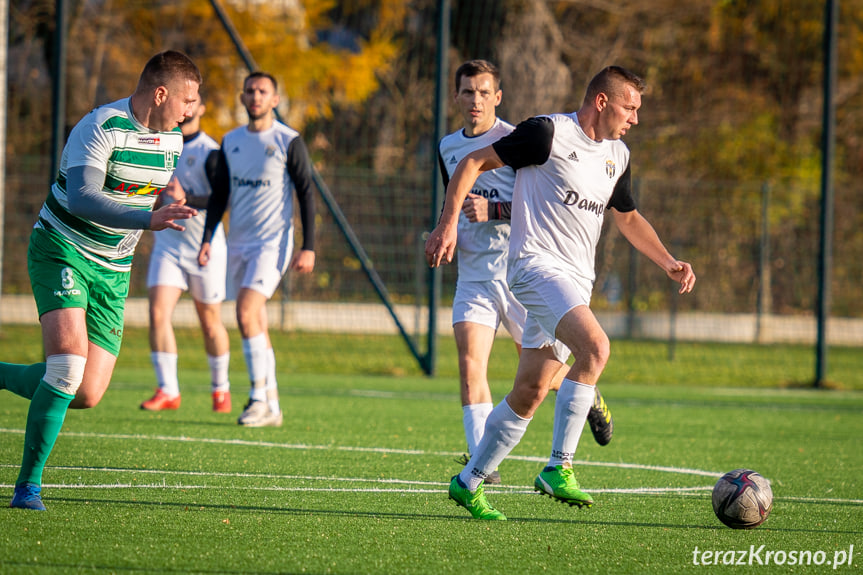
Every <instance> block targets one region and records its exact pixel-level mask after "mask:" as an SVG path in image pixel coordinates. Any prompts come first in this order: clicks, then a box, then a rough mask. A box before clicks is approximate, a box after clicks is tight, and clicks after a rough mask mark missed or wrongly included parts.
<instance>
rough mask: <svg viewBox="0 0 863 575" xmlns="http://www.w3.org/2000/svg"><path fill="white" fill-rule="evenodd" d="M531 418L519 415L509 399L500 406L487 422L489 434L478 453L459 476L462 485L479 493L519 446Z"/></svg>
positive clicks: (483, 438)
mask: <svg viewBox="0 0 863 575" xmlns="http://www.w3.org/2000/svg"><path fill="white" fill-rule="evenodd" d="M529 423H530V419H525V418H523V417H520V416H518V415H517V414H516V413H515V412H514V411H513V410H512V408H511V407H510V406H509V404H508V403H507V402H506V399H504V400H503V401H501V402H500V403H498V404H497V406H496V407H495V408H494V409H492V410H491V413H490V414H489V416H488V419H486V422H485V433H484V434H483V436H482V440H481V441H480V442H479V445H477V447H476V453H474V454H472V455H471V458H470V462H469V463H468V464H467V465H466V466H465V468H464V469H462V470H461V473H459V479H460V480H461V482H462V484H464V485H467V488H468V489H470V490H471V491H476V488H477V487H479V484H480V483H481V482H482V481H483V480H484V479H485V478H486V477H487V476H488V474H489V473H491V472H492V471H494V470H495V469H497V467H498V465H500V464H501V462H502V461H503V460H504V459H505V458H506V456H507V455H509V452H510V451H512V450H513V448H514V447H515V446H516V445H518V442H519V441H521V438H522V437H523V436H524V432H525V431H527V425H528V424H529Z"/></svg>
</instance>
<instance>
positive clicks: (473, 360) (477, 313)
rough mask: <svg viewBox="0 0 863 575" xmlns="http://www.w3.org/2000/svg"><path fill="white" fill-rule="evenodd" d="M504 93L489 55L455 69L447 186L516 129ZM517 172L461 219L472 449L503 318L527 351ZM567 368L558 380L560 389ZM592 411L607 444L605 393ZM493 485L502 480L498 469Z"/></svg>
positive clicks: (460, 343) (460, 316)
mask: <svg viewBox="0 0 863 575" xmlns="http://www.w3.org/2000/svg"><path fill="white" fill-rule="evenodd" d="M502 97H503V93H502V91H501V90H500V74H499V72H498V69H497V66H495V65H494V64H492V63H491V62H489V61H487V60H469V61H467V62H464V63H463V64H462V65H461V66H459V67H458V69H457V70H456V73H455V93H454V95H453V101H454V102H455V104H456V106H457V107H458V110H459V113H460V114H461V116H462V121H463V124H464V127H463V128H462V129H461V130H458V131H456V132H453V133H451V134H448V135H447V136H444V137H443V138H442V139H441V141H440V144H439V146H438V163H439V166H440V171H441V177H442V179H443V183H444V186H446V185H447V184H448V183H449V179H450V177H451V175H452V173H453V171H454V170H455V168H456V166H457V165H458V163H459V161H461V159H462V158H464V157H465V156H466V155H467V154H469V153H470V152H472V151H474V150H477V149H479V148H483V147H485V146H488V145H490V144H492V143H494V142H495V141H497V140H498V139H500V138H502V137H503V136H505V135H507V134H509V133H510V132H512V130H513V129H514V128H513V126H512V125H511V124H508V123H506V122H504V121H503V120H501V119H500V118H498V117H497V114H496V108H497V106H498V105H500V102H501V99H502ZM514 185H515V171H513V169H512V168H510V167H509V166H503V167H501V168H498V169H496V170H490V171H488V172H485V173H483V174H481V175H480V176H479V177H478V178H477V180H476V183H475V184H474V186H473V188H472V189H471V191H470V193H468V195H467V198H466V199H465V202H464V206H463V207H462V212H461V214H459V219H458V243H457V246H456V249H457V253H458V281H457V283H456V289H455V297H454V299H453V316H452V323H453V332H454V333H455V340H456V347H457V349H458V361H459V378H460V384H461V403H462V423H463V426H464V432H465V438H466V440H467V447H468V453H467V455H466V456H464V457H463V458H462V459H461V460H459V461H461V462H463V463H467V460H469V459H470V454H472V453H474V452H475V451H476V447H477V445H478V444H479V442H480V439H482V434H483V430H484V429H485V422H486V418H487V417H488V414H489V413H491V410H492V408H493V407H494V406H493V404H492V396H491V391H490V389H489V385H488V376H487V373H488V361H489V356H490V354H491V349H492V345H493V343H494V337H495V334H496V332H497V329H498V327H499V326H500V324H501V323H503V324H504V326H505V327H506V329H507V331H508V332H509V333H510V335H511V336H512V338H513V341H514V342H515V346H516V350H517V351H518V352H519V353H520V352H521V337H522V326H523V325H524V321H525V318H526V315H527V312H526V310H525V309H524V306H522V305H521V303H519V302H518V300H517V299H515V297H514V296H513V295H512V293H511V292H510V290H509V286H507V284H506V258H507V253H508V251H509V235H510V223H509V220H510V212H511V208H512V191H513V187H514ZM567 370H568V367H567V366H566V365H563V366H561V369H560V372H559V374H558V376H557V377H555V378H554V379H553V381H552V383H551V387H552V389H557V388H558V387H559V385H560V382H561V380H562V379H563V377H564V375H565V374H566V371H567ZM596 394H597V397H596V401H595V402H594V406H592V407H591V412H590V417H589V421H590V427H591V430H592V431H593V434H594V437H595V438H596V440H597V442H598V443H600V445H606V444H607V443H608V442H609V441H610V440H611V435H612V428H613V427H612V419H611V413H610V411H609V410H608V407H607V406H606V404H605V402H604V400H603V399H602V396H601V395H600V394H599V391H598V389H597V392H596ZM485 483H486V484H496V483H500V474H499V473H498V472H497V471H496V470H495V471H492V472H491V473H490V474H489V475H488V477H486V479H485Z"/></svg>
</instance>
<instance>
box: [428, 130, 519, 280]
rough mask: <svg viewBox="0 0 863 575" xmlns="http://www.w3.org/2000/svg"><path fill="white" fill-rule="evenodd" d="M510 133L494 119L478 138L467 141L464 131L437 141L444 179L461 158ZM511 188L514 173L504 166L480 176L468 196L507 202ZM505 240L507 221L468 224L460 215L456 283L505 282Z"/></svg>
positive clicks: (506, 241)
mask: <svg viewBox="0 0 863 575" xmlns="http://www.w3.org/2000/svg"><path fill="white" fill-rule="evenodd" d="M513 129H514V128H513V126H512V125H511V124H508V123H506V122H504V121H503V120H501V119H500V118H498V119H497V120H496V121H495V123H494V125H493V126H492V127H491V129H490V130H488V131H487V132H485V133H484V134H480V135H479V136H474V137H468V136H466V135H465V134H464V130H459V131H457V132H453V133H452V134H449V135H447V136H445V137H444V138H442V139H441V141H440V146H439V147H438V153H439V160H440V164H441V166H442V167H443V168H445V169H446V172H447V175H448V176H449V177H452V174H453V172H454V171H455V168H456V166H457V165H458V163H459V162H460V161H461V160H462V158H464V157H465V156H466V155H468V154H469V153H471V152H473V151H474V150H478V149H480V148H484V147H486V146H488V145H490V144H492V143H494V142H495V141H497V140H498V139H500V138H502V137H503V136H506V135H507V134H509V133H510V132H512V131H513ZM447 180H448V178H447ZM445 181H446V180H445ZM514 185H515V172H514V171H513V170H512V168H509V167H506V166H505V167H503V168H498V169H497V170H491V171H489V172H485V173H483V174H481V175H480V176H479V177H478V178H477V180H476V183H475V184H474V187H473V189H472V190H471V192H472V193H474V194H477V195H480V196H483V197H485V198H487V199H488V200H489V201H493V202H511V201H512V190H513V187H514ZM509 236H510V224H509V222H508V221H504V220H489V221H487V222H470V221H469V220H468V218H467V216H466V215H465V214H464V212H461V213H460V214H459V220H458V243H457V245H456V248H457V250H458V252H457V253H458V279H459V281H484V280H489V279H506V259H507V253H508V252H509Z"/></svg>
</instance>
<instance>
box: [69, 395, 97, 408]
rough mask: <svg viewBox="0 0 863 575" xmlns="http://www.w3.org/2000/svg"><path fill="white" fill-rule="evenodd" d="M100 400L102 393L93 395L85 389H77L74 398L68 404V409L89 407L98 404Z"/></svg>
mask: <svg viewBox="0 0 863 575" xmlns="http://www.w3.org/2000/svg"><path fill="white" fill-rule="evenodd" d="M101 400H102V395H101V394H99V395H98V396H96V395H93V394H92V393H89V392H87V391H83V390H79V391H78V394H77V395H75V399H73V400H72V403H70V404H69V409H91V408H93V407H96V406H97V405H99V402H100V401H101Z"/></svg>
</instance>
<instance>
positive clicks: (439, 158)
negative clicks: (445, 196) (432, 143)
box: [437, 147, 449, 189]
mask: <svg viewBox="0 0 863 575" xmlns="http://www.w3.org/2000/svg"><path fill="white" fill-rule="evenodd" d="M437 164H438V168H440V180H441V182H443V189H446V187H447V186H448V185H449V172H447V171H446V164H445V163H444V161H443V156H441V155H440V147H438V152H437Z"/></svg>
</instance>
